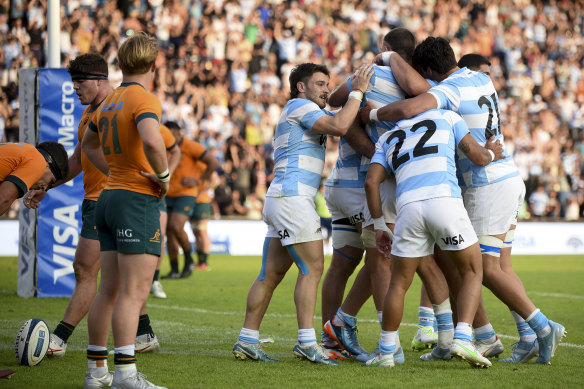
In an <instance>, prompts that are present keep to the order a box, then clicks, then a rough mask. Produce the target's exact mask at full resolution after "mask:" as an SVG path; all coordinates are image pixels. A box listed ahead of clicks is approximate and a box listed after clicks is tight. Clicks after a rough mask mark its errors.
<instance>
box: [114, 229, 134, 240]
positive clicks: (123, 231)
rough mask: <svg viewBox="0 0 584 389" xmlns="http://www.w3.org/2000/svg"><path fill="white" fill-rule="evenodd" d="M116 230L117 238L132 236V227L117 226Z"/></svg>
mask: <svg viewBox="0 0 584 389" xmlns="http://www.w3.org/2000/svg"><path fill="white" fill-rule="evenodd" d="M116 231H117V233H118V238H131V237H132V229H131V228H125V229H121V228H118V229H117V230H116Z"/></svg>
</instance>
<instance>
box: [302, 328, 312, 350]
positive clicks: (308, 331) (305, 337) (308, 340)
mask: <svg viewBox="0 0 584 389" xmlns="http://www.w3.org/2000/svg"><path fill="white" fill-rule="evenodd" d="M298 342H299V343H301V344H302V347H307V346H312V345H314V344H316V332H315V331H314V328H301V329H299V330H298Z"/></svg>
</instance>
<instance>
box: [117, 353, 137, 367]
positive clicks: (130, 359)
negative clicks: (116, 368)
mask: <svg viewBox="0 0 584 389" xmlns="http://www.w3.org/2000/svg"><path fill="white" fill-rule="evenodd" d="M114 363H115V364H116V365H129V364H132V363H136V356H135V355H127V354H121V353H115V354H114Z"/></svg>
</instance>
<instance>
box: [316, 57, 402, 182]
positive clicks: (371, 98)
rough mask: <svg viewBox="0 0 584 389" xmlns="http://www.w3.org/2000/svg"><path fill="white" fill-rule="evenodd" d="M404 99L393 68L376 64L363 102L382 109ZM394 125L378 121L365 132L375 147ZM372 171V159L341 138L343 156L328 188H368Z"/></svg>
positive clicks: (349, 85) (340, 150)
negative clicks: (369, 172) (368, 176)
mask: <svg viewBox="0 0 584 389" xmlns="http://www.w3.org/2000/svg"><path fill="white" fill-rule="evenodd" d="M351 79H352V77H349V78H348V79H347V88H348V90H349V92H350V91H352V90H353V88H352V87H351ZM404 97H405V95H404V92H403V91H402V89H401V88H400V86H399V84H398V83H397V81H396V79H395V77H394V76H393V73H392V71H391V68H390V67H388V66H378V65H373V76H371V80H370V81H369V87H368V88H367V90H366V91H365V96H364V97H363V103H365V102H366V101H368V102H371V103H373V104H374V105H375V107H376V108H380V107H383V106H384V105H386V104H389V103H393V102H394V101H399V100H403V99H404ZM393 125H394V124H393V123H391V122H377V123H373V124H370V125H366V126H365V131H366V133H367V136H369V139H370V140H371V142H373V144H375V143H376V142H377V140H378V139H379V136H381V134H383V133H384V132H385V131H387V130H388V129H390V128H391V127H393ZM368 168H369V158H367V157H365V156H363V155H361V154H359V153H357V152H356V151H355V150H353V148H352V147H351V146H350V145H349V144H348V143H347V141H346V140H345V139H344V138H343V137H341V140H340V142H339V157H338V158H337V163H336V165H335V167H334V169H333V170H332V172H331V174H330V176H329V178H328V180H327V181H326V184H325V185H326V186H335V187H339V188H362V187H364V186H365V178H366V177H367V169H368Z"/></svg>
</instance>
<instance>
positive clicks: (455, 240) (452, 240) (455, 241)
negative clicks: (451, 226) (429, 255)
mask: <svg viewBox="0 0 584 389" xmlns="http://www.w3.org/2000/svg"><path fill="white" fill-rule="evenodd" d="M440 239H442V242H444V244H447V245H449V246H458V245H459V244H462V242H464V238H463V237H462V235H460V234H458V236H456V235H454V236H447V237H446V238H440Z"/></svg>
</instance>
